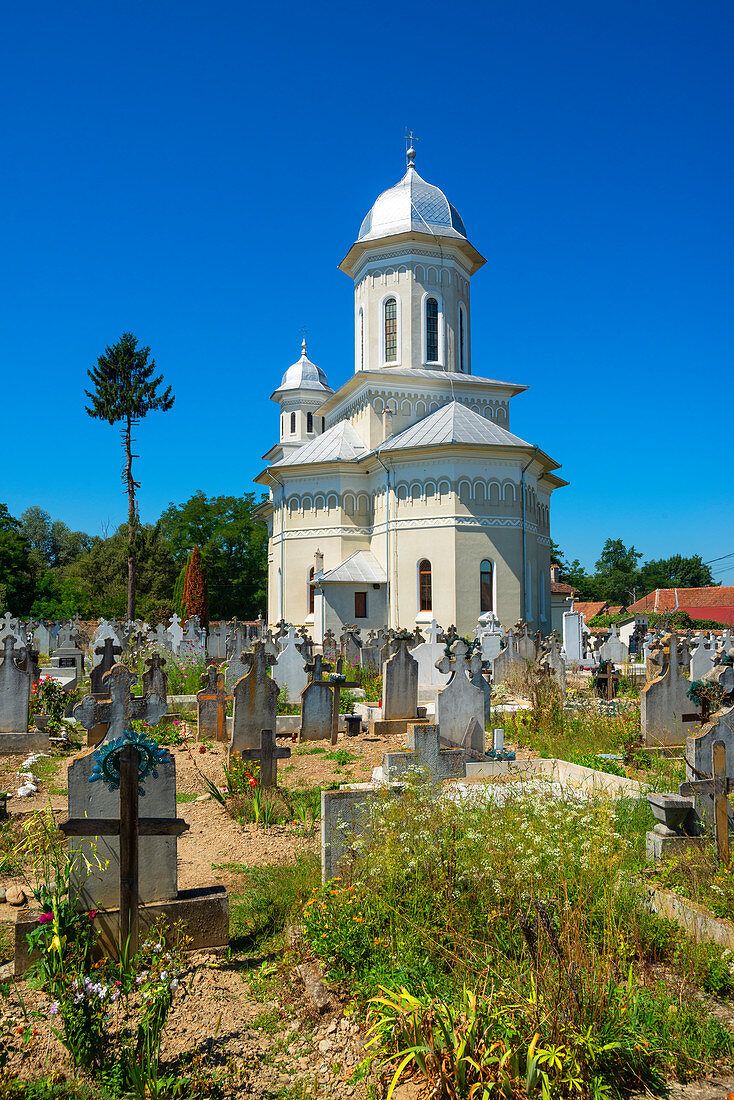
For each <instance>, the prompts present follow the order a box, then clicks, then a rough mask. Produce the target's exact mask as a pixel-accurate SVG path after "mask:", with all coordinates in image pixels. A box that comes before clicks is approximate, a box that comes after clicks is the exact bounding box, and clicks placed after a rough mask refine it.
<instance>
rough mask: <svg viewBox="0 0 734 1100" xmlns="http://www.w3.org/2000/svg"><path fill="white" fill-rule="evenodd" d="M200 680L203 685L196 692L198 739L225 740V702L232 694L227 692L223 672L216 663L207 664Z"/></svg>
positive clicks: (229, 699)
mask: <svg viewBox="0 0 734 1100" xmlns="http://www.w3.org/2000/svg"><path fill="white" fill-rule="evenodd" d="M201 682H202V684H203V687H202V689H201V691H197V693H196V713H197V722H198V739H199V741H203V740H204V738H205V737H207V738H211V740H212V741H226V740H227V703H229V702H230V701H231V700H232V698H233V696H231V695H228V694H227V691H226V688H225V684H224V674H223V673H222V672H219V671H218V670H217V666H216V665H209V666H208V667H207V670H206V672H205V673H204V675H203V676H202V677H201Z"/></svg>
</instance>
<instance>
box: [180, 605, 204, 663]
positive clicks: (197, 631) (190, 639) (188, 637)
mask: <svg viewBox="0 0 734 1100" xmlns="http://www.w3.org/2000/svg"><path fill="white" fill-rule="evenodd" d="M205 638H206V631H205V630H202V629H201V626H200V625H199V616H198V615H190V616H189V617H188V619H187V620H186V629H185V630H184V634H183V639H182V641H181V652H183V653H188V654H190V655H191V656H192V657H203V656H204V650H205Z"/></svg>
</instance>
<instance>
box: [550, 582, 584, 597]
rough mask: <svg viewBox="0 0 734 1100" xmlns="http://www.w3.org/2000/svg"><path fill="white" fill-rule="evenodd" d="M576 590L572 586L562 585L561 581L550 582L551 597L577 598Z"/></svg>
mask: <svg viewBox="0 0 734 1100" xmlns="http://www.w3.org/2000/svg"><path fill="white" fill-rule="evenodd" d="M578 592H579V590H578V588H574V586H573V585H572V584H564V583H563V581H551V595H553V596H578Z"/></svg>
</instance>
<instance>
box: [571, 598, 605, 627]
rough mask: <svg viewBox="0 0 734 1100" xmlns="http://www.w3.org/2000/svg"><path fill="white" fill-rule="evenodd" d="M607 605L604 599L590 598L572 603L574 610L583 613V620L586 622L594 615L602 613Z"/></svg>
mask: <svg viewBox="0 0 734 1100" xmlns="http://www.w3.org/2000/svg"><path fill="white" fill-rule="evenodd" d="M607 606H608V605H607V601H606V600H591V601H590V602H585V603H576V604H574V611H578V612H579V613H580V614H581V615H583V616H584V622H586V623H588V622H589V620H590V619H593V618H594V616H595V615H602V614H604V613H605V612H606V608H607Z"/></svg>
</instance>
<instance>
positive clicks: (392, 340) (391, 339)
mask: <svg viewBox="0 0 734 1100" xmlns="http://www.w3.org/2000/svg"><path fill="white" fill-rule="evenodd" d="M397 358H398V303H397V299H395V298H386V299H385V362H386V363H395V362H397Z"/></svg>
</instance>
